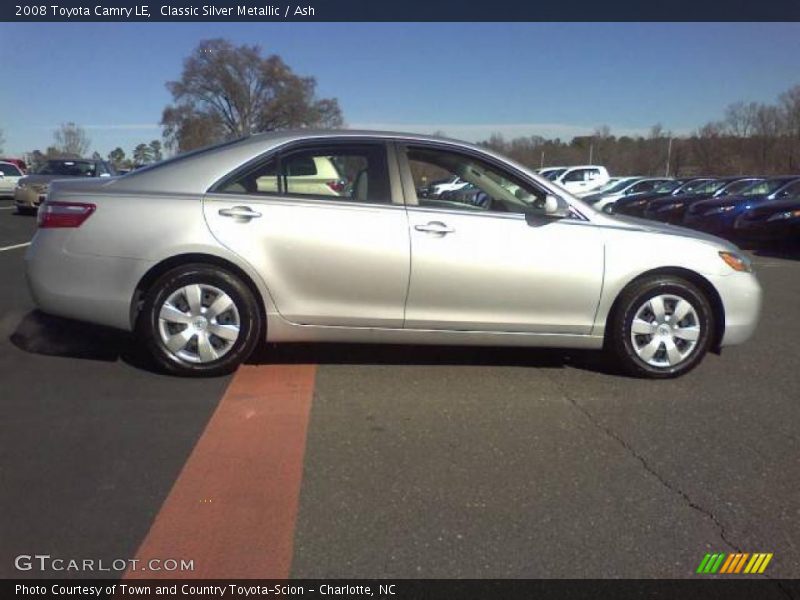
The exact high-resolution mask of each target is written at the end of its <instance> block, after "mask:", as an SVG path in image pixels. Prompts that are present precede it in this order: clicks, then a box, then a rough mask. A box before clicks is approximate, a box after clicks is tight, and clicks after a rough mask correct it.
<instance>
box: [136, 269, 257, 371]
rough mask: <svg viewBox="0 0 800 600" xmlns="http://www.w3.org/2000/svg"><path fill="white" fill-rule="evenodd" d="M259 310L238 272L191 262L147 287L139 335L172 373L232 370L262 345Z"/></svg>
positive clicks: (157, 359) (161, 364)
mask: <svg viewBox="0 0 800 600" xmlns="http://www.w3.org/2000/svg"><path fill="white" fill-rule="evenodd" d="M261 328H262V324H261V311H260V310H259V309H258V304H257V302H256V299H255V297H254V295H253V293H252V292H251V291H250V289H249V288H248V287H247V286H246V285H245V284H244V283H243V282H242V281H241V280H240V279H239V278H238V277H236V276H235V275H233V274H231V273H229V272H228V271H225V270H223V269H220V268H218V267H213V266H209V265H202V264H193V265H185V266H182V267H178V268H176V269H173V270H172V271H169V272H167V273H166V274H164V275H162V276H161V277H160V278H159V279H158V280H157V281H156V282H155V283H154V284H153V286H152V287H151V288H150V290H148V292H147V294H146V296H145V302H144V305H143V308H142V312H141V314H140V315H139V319H138V322H137V333H138V334H139V336H140V338H141V339H142V340H143V341H144V344H145V346H146V347H147V349H148V351H149V352H150V354H151V355H152V356H153V358H154V359H155V361H156V362H157V363H158V365H159V366H160V367H162V368H163V369H165V370H166V371H168V372H170V373H174V374H177V375H189V376H214V375H223V374H225V373H230V372H231V371H233V370H235V369H236V367H237V366H238V365H239V364H241V363H242V362H243V361H245V360H246V359H247V358H248V357H249V356H250V354H251V353H252V351H253V350H254V349H255V347H256V345H257V344H258V338H259V332H260V331H261Z"/></svg>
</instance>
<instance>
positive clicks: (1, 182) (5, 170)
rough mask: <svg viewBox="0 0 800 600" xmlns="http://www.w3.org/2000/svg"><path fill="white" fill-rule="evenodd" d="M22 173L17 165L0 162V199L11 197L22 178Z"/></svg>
mask: <svg viewBox="0 0 800 600" xmlns="http://www.w3.org/2000/svg"><path fill="white" fill-rule="evenodd" d="M22 176H23V174H22V171H20V170H19V167H17V165H15V164H12V163H8V162H0V197H11V196H13V195H14V190H15V189H16V187H17V184H18V183H19V180H20V179H21V178H22Z"/></svg>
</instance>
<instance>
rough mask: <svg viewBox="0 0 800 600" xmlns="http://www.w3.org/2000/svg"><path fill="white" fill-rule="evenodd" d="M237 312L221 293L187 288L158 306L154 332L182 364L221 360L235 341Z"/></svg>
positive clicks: (203, 287)
mask: <svg viewBox="0 0 800 600" xmlns="http://www.w3.org/2000/svg"><path fill="white" fill-rule="evenodd" d="M239 331H240V321H239V311H238V309H237V308H236V304H234V302H233V299H232V298H231V297H230V296H228V294H226V293H225V292H223V291H222V290H221V289H219V288H216V287H214V286H211V285H205V284H191V285H187V286H184V287H182V288H180V289H178V290H176V291H174V292H173V293H172V294H171V295H170V296H169V298H167V299H166V300H165V301H164V303H163V304H162V305H161V309H160V310H159V314H158V332H159V335H160V336H161V341H162V342H163V344H164V347H165V348H166V349H167V351H168V352H169V353H170V354H172V355H173V356H175V357H176V358H179V359H181V360H184V361H186V362H191V363H207V362H211V361H214V360H217V359H219V358H222V357H223V356H225V355H226V354H227V353H228V352H229V351H230V349H231V348H232V347H233V345H234V343H235V342H236V340H237V339H239Z"/></svg>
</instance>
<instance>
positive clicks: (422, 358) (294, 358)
mask: <svg viewBox="0 0 800 600" xmlns="http://www.w3.org/2000/svg"><path fill="white" fill-rule="evenodd" d="M10 339H11V343H12V344H14V346H16V347H17V348H19V349H20V350H23V351H24V352H28V353H31V354H40V355H44V356H58V357H63V358H76V359H85V360H97V361H103V362H115V361H117V360H122V361H124V362H126V363H128V364H129V365H131V366H133V367H135V368H138V369H143V370H146V371H151V372H156V373H161V372H162V371H160V370H159V368H158V367H157V365H156V364H155V363H154V362H153V360H152V359H151V358H150V357H149V356H148V355H147V354H146V352H144V351H143V350H142V349H141V347H140V346H139V345H138V344H137V343H136V341H135V340H134V338H133V335H131V334H129V333H126V332H124V331H119V330H116V329H112V328H110V327H103V326H100V325H92V324H89V323H83V322H81V321H73V320H71V319H65V318H62V317H54V316H51V315H47V314H45V313H42V312H40V311H38V310H34V311H32V312H29V313H28V314H26V315H25V316H24V317H23V318H22V320H21V321H20V323H19V324H18V325H17V327H16V329H15V330H14V332H13V333H12V334H11V337H10ZM247 364H251V365H260V364H273V365H274V364H317V365H440V366H458V365H470V366H504V367H543V368H551V369H561V368H564V367H567V366H571V367H575V368H578V369H582V370H588V371H594V372H599V373H608V374H617V372H616V370H615V369H614V368H613V366H612V365H610V364H609V363H608V362H607V361H606V360H605V357H604V356H603V355H602V353H600V352H597V351H587V350H565V349H549V348H548V349H545V348H524V347H493V346H428V345H399V344H397V345H395V344H391V345H379V344H336V343H325V344H323V343H320V344H303V343H291V344H262V345H261V346H260V347H259V348H257V349H256V351H255V352H254V353H253V355H252V356H251V357H250V359H249V360H248V361H247Z"/></svg>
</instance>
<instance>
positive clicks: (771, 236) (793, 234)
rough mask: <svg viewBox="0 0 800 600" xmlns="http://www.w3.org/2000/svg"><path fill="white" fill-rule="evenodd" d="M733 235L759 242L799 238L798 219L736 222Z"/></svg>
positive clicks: (799, 225)
mask: <svg viewBox="0 0 800 600" xmlns="http://www.w3.org/2000/svg"><path fill="white" fill-rule="evenodd" d="M733 230H734V233H735V234H736V235H737V236H739V237H742V238H745V239H748V240H753V241H759V242H772V241H775V242H778V241H783V240H786V239H789V238H797V237H800V219H780V220H776V221H742V220H737V221H736V224H735V225H734V229H733Z"/></svg>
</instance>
